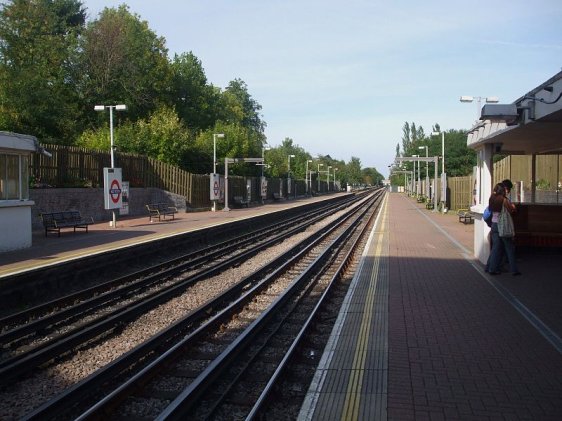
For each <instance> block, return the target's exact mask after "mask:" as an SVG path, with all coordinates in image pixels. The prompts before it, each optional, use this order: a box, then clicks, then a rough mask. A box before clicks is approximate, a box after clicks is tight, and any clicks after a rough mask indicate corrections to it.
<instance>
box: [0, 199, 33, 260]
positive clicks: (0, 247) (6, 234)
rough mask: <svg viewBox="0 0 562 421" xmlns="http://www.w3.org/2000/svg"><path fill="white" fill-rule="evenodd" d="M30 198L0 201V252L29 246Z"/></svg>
mask: <svg viewBox="0 0 562 421" xmlns="http://www.w3.org/2000/svg"><path fill="white" fill-rule="evenodd" d="M33 205H34V202H33V201H31V200H22V201H19V200H5V201H0V233H1V234H0V252H5V251H12V250H19V249H23V248H27V247H31V206H33Z"/></svg>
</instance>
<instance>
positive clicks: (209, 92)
mask: <svg viewBox="0 0 562 421" xmlns="http://www.w3.org/2000/svg"><path fill="white" fill-rule="evenodd" d="M171 66H172V74H173V76H172V78H173V79H172V96H173V102H174V104H175V107H176V110H177V112H178V115H179V116H180V118H181V119H182V121H183V123H184V124H185V125H186V127H188V128H189V129H190V130H192V131H193V132H197V131H200V130H207V129H209V128H211V127H213V125H214V124H215V122H216V120H217V119H218V118H219V105H220V90H218V89H217V88H215V87H214V86H212V85H208V84H207V77H206V76H205V71H204V69H203V66H202V64H201V61H200V60H199V59H198V58H197V57H196V56H195V55H194V54H193V53H191V52H189V53H183V54H180V55H177V54H176V55H175V56H174V59H173V61H172V65H171Z"/></svg>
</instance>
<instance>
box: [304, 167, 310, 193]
mask: <svg viewBox="0 0 562 421" xmlns="http://www.w3.org/2000/svg"><path fill="white" fill-rule="evenodd" d="M309 163H312V159H307V160H306V172H305V177H304V178H305V181H306V195H307V196H308V194H309V193H310V190H311V188H310V187H311V186H310V185H309V184H310V181H311V178H312V177H311V176H310V173H309V172H308V164H309Z"/></svg>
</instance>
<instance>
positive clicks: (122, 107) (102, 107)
mask: <svg viewBox="0 0 562 421" xmlns="http://www.w3.org/2000/svg"><path fill="white" fill-rule="evenodd" d="M106 108H109V143H110V146H111V168H115V155H114V149H115V146H113V109H115V111H126V110H127V106H126V105H125V104H118V105H96V106H94V110H95V111H104V110H105V109H106Z"/></svg>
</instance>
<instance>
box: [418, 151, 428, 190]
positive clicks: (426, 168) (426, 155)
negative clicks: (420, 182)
mask: <svg viewBox="0 0 562 421" xmlns="http://www.w3.org/2000/svg"><path fill="white" fill-rule="evenodd" d="M424 148H425V157H426V158H427V157H428V156H429V155H428V147H427V145H424V146H418V149H420V150H421V149H424ZM424 184H425V192H426V193H427V197H429V163H428V162H427V161H425V183H424Z"/></svg>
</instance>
